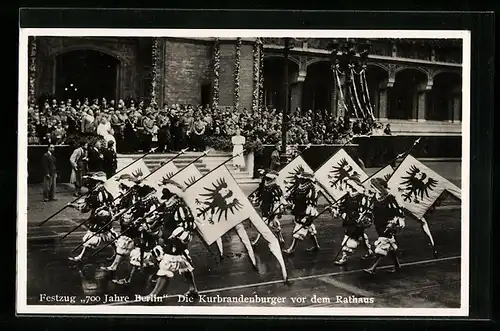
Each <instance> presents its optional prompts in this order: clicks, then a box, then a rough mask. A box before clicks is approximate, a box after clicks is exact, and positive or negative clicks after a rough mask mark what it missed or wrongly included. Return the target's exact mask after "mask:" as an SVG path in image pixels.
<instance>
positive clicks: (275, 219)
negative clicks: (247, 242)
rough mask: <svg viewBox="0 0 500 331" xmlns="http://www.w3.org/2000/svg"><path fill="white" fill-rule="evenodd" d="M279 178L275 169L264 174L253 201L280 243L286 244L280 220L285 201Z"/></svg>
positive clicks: (256, 240) (253, 243) (255, 241)
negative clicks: (278, 181) (277, 180)
mask: <svg viewBox="0 0 500 331" xmlns="http://www.w3.org/2000/svg"><path fill="white" fill-rule="evenodd" d="M277 178H278V172H277V171H274V170H271V171H269V172H268V173H267V174H265V175H264V177H263V179H262V182H261V185H259V189H258V190H257V192H256V195H255V198H254V199H253V200H254V201H253V203H254V204H256V205H258V206H260V209H261V211H262V217H263V220H264V222H266V223H267V224H268V225H269V228H270V229H271V231H272V232H273V233H274V234H275V236H276V238H278V240H279V241H280V243H281V244H284V243H285V239H284V238H283V233H282V232H281V224H280V221H279V219H280V218H281V215H282V214H283V210H284V203H283V201H282V199H283V191H282V190H281V187H280V186H279V185H278V183H277V182H276V179H277ZM260 236H261V235H260V233H259V234H258V235H257V238H256V239H255V240H254V241H253V242H252V245H253V246H255V245H256V244H257V242H258V241H259V239H260Z"/></svg>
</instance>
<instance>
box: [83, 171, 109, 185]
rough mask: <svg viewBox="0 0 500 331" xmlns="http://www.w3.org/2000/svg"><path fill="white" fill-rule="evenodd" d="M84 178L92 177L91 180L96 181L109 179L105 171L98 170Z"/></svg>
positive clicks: (102, 181)
mask: <svg viewBox="0 0 500 331" xmlns="http://www.w3.org/2000/svg"><path fill="white" fill-rule="evenodd" d="M84 178H85V179H91V180H94V181H96V182H101V183H104V182H105V181H106V180H107V179H108V177H106V174H105V173H104V172H103V171H98V172H96V173H94V174H92V175H89V176H84Z"/></svg>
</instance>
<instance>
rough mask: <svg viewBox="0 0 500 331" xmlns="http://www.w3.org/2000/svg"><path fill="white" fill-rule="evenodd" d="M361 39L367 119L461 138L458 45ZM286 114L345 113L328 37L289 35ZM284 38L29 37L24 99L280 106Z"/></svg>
mask: <svg viewBox="0 0 500 331" xmlns="http://www.w3.org/2000/svg"><path fill="white" fill-rule="evenodd" d="M361 42H369V43H370V45H371V49H370V53H369V56H368V58H367V63H366V65H367V66H366V79H367V83H368V84H367V85H368V91H369V95H370V101H371V104H372V107H373V111H374V115H375V117H376V118H378V119H379V120H380V121H381V122H382V123H386V122H388V123H391V125H392V128H393V131H395V132H400V133H406V134H412V133H413V134H418V133H420V132H426V133H434V134H460V133H461V119H462V100H461V98H462V44H461V40H417V39H411V40H409V39H371V40H364V41H361V40H359V39H356V40H354V41H353V43H354V45H356V44H357V43H361ZM290 43H291V46H293V48H291V49H290V50H289V55H288V82H289V88H290V91H289V98H290V99H289V105H290V109H292V110H293V109H296V108H301V109H306V110H308V109H311V110H313V111H314V110H318V109H326V110H327V111H330V112H332V113H333V114H334V115H336V116H342V115H343V110H342V109H343V108H342V106H341V98H340V95H339V84H340V87H341V86H342V84H344V82H343V81H337V80H336V79H335V77H334V75H333V71H332V56H331V53H332V50H331V40H329V39H292V40H291V41H290ZM284 61H285V58H284V39H278V38H262V39H261V38H258V39H255V38H254V39H213V38H210V39H209V38H207V39H201V38H198V39H182V38H116V37H113V38H111V37H85V38H83V37H82V38H80V37H36V38H31V39H30V47H29V76H30V79H29V94H30V96H29V97H30V99H32V100H35V99H36V100H42V99H47V98H52V97H55V98H57V99H66V98H73V99H79V98H84V97H88V98H89V99H90V98H103V97H104V98H106V99H108V100H110V99H115V100H118V99H124V100H127V99H141V98H142V99H146V100H153V101H154V102H156V103H157V104H158V105H160V107H161V106H162V105H163V104H174V103H181V104H193V105H195V104H212V105H214V106H218V107H237V108H238V109H239V110H241V111H243V110H245V109H246V110H251V109H253V110H257V109H261V108H262V107H264V106H266V107H271V108H283V107H284V99H285V98H284V95H285V88H284V86H285V85H284V81H285V79H284V78H285V76H284V67H285V66H284Z"/></svg>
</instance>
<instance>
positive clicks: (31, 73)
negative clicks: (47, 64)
mask: <svg viewBox="0 0 500 331" xmlns="http://www.w3.org/2000/svg"><path fill="white" fill-rule="evenodd" d="M28 47H29V57H28V102H30V103H32V102H33V103H34V102H36V100H35V99H36V91H35V89H36V51H37V49H36V37H30V38H29V46H28Z"/></svg>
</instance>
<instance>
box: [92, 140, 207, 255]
mask: <svg viewBox="0 0 500 331" xmlns="http://www.w3.org/2000/svg"><path fill="white" fill-rule="evenodd" d="M210 151H211V150H210V149H208V150H206V151H204V152H203V153H202V154H201V155H200V156H198V157H197V158H196V159H194V160H193V161H191V162H189V164H188V165H186V166H185V167H183V168H182V169H179V170H177V172H176V173H174V174H173V175H172V176H171V177H170V178H173V177H174V176H175V175H177V174H178V173H180V172H181V171H182V170H184V169H186V168H187V167H189V166H190V165H191V164H193V163H195V162H196V161H198V160H199V159H201V158H202V157H204V156H206V155H207V154H208V153H209V152H210ZM164 165H165V164H163V165H162V166H164ZM160 168H161V167H159V168H158V169H160ZM158 169H156V170H158ZM156 170H155V171H156ZM150 175H151V174H150ZM205 176H206V175H205ZM148 177H149V175H148ZM145 179H146V178H144V180H145ZM138 202H139V201H137V202H136V203H134V204H133V205H132V206H130V207H129V208H127V209H126V210H125V211H123V212H121V213H120V214H119V215H118V216H121V215H123V214H124V213H125V212H126V211H128V210H130V209H132V208H133V207H134V206H135V205H136V204H137V203H138ZM162 204H164V202H162V203H161V204H160V205H162ZM157 209H158V207H156V208H155V209H154V210H152V211H150V212H149V213H147V214H146V215H145V216H142V217H143V218H144V219H146V218H147V217H148V216H149V215H151V214H152V213H153V212H155V211H156V210H157ZM193 216H194V215H193ZM116 218H117V217H114V218H113V219H111V221H109V222H108V223H106V224H105V225H104V226H103V227H102V228H101V229H99V230H98V231H97V232H96V233H98V232H99V231H100V230H102V229H103V228H106V226H108V225H109V224H110V223H111V222H113V221H114V220H115V219H116ZM129 229H130V227H129V228H127V229H126V230H125V231H124V232H122V233H121V234H120V235H119V236H118V237H116V238H115V239H114V240H113V241H110V242H109V243H108V244H106V245H104V246H103V247H102V248H101V249H99V250H98V251H97V252H95V253H94V254H93V255H92V256H94V255H97V254H98V253H99V252H101V251H102V250H103V249H104V248H106V247H108V246H109V245H111V244H113V243H114V242H116V240H118V238H120V237H121V236H122V235H123V234H124V233H126V232H127V231H128V230H129Z"/></svg>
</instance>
